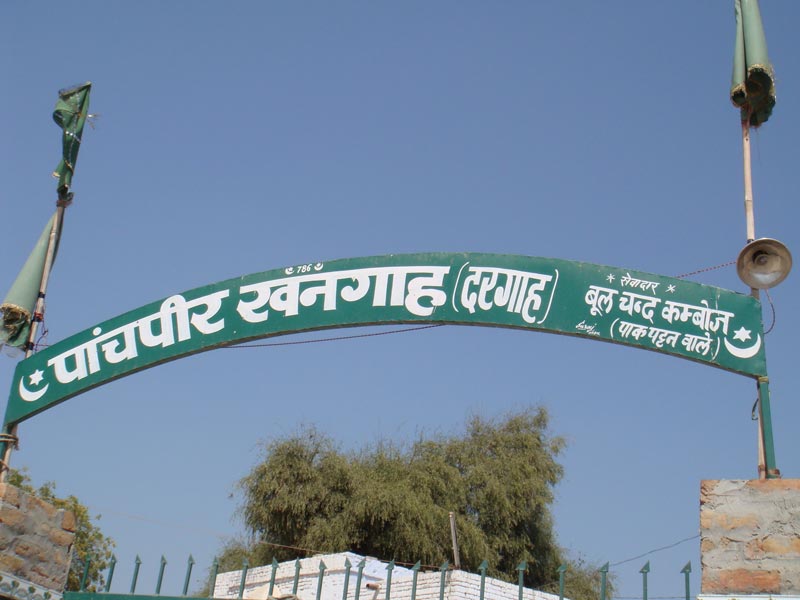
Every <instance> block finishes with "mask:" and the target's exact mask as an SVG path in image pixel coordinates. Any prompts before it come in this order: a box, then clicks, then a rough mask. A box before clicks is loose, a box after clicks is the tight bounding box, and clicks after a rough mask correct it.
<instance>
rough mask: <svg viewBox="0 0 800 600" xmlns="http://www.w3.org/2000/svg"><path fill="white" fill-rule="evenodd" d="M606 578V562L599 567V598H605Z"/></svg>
mask: <svg viewBox="0 0 800 600" xmlns="http://www.w3.org/2000/svg"><path fill="white" fill-rule="evenodd" d="M607 579H608V563H606V564H604V565H603V566H602V567H600V600H606V580H607Z"/></svg>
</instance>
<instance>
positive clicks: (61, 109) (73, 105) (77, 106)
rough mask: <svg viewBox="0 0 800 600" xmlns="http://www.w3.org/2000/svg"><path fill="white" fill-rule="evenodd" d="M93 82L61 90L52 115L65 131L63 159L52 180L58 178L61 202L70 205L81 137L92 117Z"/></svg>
mask: <svg viewBox="0 0 800 600" xmlns="http://www.w3.org/2000/svg"><path fill="white" fill-rule="evenodd" d="M91 89H92V84H91V82H89V81H87V82H86V83H82V84H81V85H76V86H75V87H72V88H69V89H66V90H61V91H60V92H58V102H57V103H56V108H55V111H53V120H54V121H55V122H56V124H57V125H58V126H59V127H61V129H62V131H63V140H62V147H63V157H62V159H61V162H59V163H58V166H57V167H56V170H55V171H53V177H57V178H58V200H59V202H62V203H63V202H65V203H67V204H68V203H69V202H70V201H71V200H72V194H71V193H70V188H71V187H72V176H73V175H74V174H75V163H76V162H77V160H78V150H80V147H81V137H82V136H83V127H84V125H85V124H86V118H87V117H88V116H89V92H90V91H91Z"/></svg>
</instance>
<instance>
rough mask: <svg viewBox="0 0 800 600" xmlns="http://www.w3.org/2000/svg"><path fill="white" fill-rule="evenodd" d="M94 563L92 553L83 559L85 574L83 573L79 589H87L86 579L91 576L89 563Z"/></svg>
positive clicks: (82, 590)
mask: <svg viewBox="0 0 800 600" xmlns="http://www.w3.org/2000/svg"><path fill="white" fill-rule="evenodd" d="M90 564H92V555H91V554H87V555H86V558H85V559H84V561H83V575H81V587H80V589H79V590H78V591H81V592H84V591H86V579H88V577H89V565H90Z"/></svg>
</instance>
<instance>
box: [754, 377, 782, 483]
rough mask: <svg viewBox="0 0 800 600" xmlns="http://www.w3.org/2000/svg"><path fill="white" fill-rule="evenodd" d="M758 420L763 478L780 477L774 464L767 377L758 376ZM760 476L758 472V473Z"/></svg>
mask: <svg viewBox="0 0 800 600" xmlns="http://www.w3.org/2000/svg"><path fill="white" fill-rule="evenodd" d="M757 385H758V422H759V426H760V427H759V430H760V439H759V441H760V444H759V445H760V447H761V449H762V451H763V453H764V467H765V472H764V475H763V476H764V478H766V479H780V478H781V472H780V471H779V470H778V468H777V466H776V465H775V446H774V443H773V440H772V412H771V408H770V402H769V379H767V378H766V377H759V378H758V384H757ZM759 476H760V474H759Z"/></svg>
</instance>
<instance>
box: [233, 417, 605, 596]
mask: <svg viewBox="0 0 800 600" xmlns="http://www.w3.org/2000/svg"><path fill="white" fill-rule="evenodd" d="M563 447H564V441H563V440H562V439H561V438H560V437H557V436H552V435H551V434H550V432H549V429H548V415H547V412H546V411H545V410H544V409H543V408H538V409H531V410H526V411H523V412H520V413H517V414H512V415H510V416H508V417H506V418H505V419H503V420H501V421H498V422H494V421H489V420H485V419H482V418H480V417H473V418H472V419H471V420H470V421H469V423H468V424H467V428H466V432H465V433H464V434H463V435H461V436H435V437H432V438H424V437H420V438H419V439H418V440H417V441H416V442H415V443H413V444H411V445H410V447H406V448H403V447H399V446H396V445H393V444H390V443H380V444H377V445H374V446H372V447H369V448H366V449H364V450H362V451H360V452H357V453H343V452H341V451H339V450H338V449H337V448H336V446H335V444H334V443H333V442H332V441H331V439H330V438H329V437H327V436H325V435H324V434H322V433H320V432H319V431H318V430H317V429H315V428H306V429H304V430H302V431H301V432H300V433H299V434H298V435H295V436H291V437H288V438H285V439H279V440H276V441H273V442H272V443H270V444H268V445H267V446H266V447H265V453H264V457H263V460H262V461H261V462H260V463H259V464H257V465H256V466H255V467H254V468H253V469H252V471H251V472H250V473H249V474H248V475H247V476H245V477H244V478H243V479H242V480H241V481H240V488H241V490H242V492H243V498H244V499H243V505H242V507H241V516H242V517H243V520H244V523H245V526H246V528H247V530H248V531H249V532H250V535H251V539H252V542H251V543H249V544H243V543H241V542H237V543H233V544H230V545H229V547H228V549H227V550H223V552H222V557H221V562H222V561H226V560H228V559H232V560H230V561H228V562H231V563H233V564H231V566H232V567H234V568H239V565H241V559H242V558H245V557H246V558H247V559H248V560H249V561H250V564H266V563H268V562H269V561H270V560H271V559H272V557H273V556H274V557H275V558H277V559H278V560H289V559H292V558H295V557H296V556H297V555H298V551H299V549H301V548H302V549H310V550H312V551H313V552H340V551H342V550H346V549H349V550H352V551H353V552H357V553H359V554H362V555H367V556H376V557H379V558H383V559H386V560H388V559H392V558H394V559H395V560H397V561H400V562H407V563H414V562H416V561H417V560H420V561H422V563H423V564H428V565H438V564H441V563H443V562H444V561H445V560H448V559H450V560H452V545H451V538H450V528H449V519H448V513H449V512H450V511H452V512H454V513H455V514H456V521H457V527H458V539H459V553H460V558H461V563H462V568H463V569H465V570H470V571H473V572H474V571H477V569H478V566H479V565H480V563H481V562H482V561H483V560H484V559H486V560H487V561H488V563H489V565H490V574H491V575H492V576H494V577H498V578H502V579H505V580H508V581H516V578H517V571H516V569H517V565H518V564H519V563H520V562H521V561H523V560H524V561H526V562H527V565H528V568H527V571H526V574H525V584H526V585H527V586H530V587H538V588H540V589H541V588H543V587H545V586H548V587H552V584H553V582H554V581H555V585H556V589H557V586H558V584H557V582H558V573H557V570H558V567H559V565H560V564H562V563H563V562H565V558H564V556H565V553H564V551H563V550H562V549H561V548H560V547H559V546H558V544H557V543H556V539H555V535H554V532H553V521H552V516H551V513H550V506H551V504H552V502H553V488H554V486H555V485H556V484H557V483H558V482H559V480H560V479H561V477H562V474H563V469H562V467H561V465H560V464H559V463H558V462H557V461H556V457H557V456H558V454H559V453H560V452H561V450H562V449H563ZM300 552H301V553H302V551H300ZM229 554H230V556H228V555H229ZM234 565H235V566H234ZM568 573H569V574H568V576H567V581H568V582H571V584H570V585H569V586H568V590H570V589H572V590H573V591H574V592H575V593H576V595H575V596H574V598H575V599H578V598H581V599H583V598H591V596H587V595H586V593H587V590H589V589H590V588H591V587H592V585H591V583H592V578H593V577H594V569H593V568H592V567H591V566H587V565H585V564H582V563H581V562H580V561H571V563H570V568H569V571H568ZM578 593H579V594H580V595H578ZM596 595H597V593H596V592H595V596H596Z"/></svg>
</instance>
